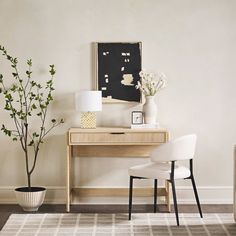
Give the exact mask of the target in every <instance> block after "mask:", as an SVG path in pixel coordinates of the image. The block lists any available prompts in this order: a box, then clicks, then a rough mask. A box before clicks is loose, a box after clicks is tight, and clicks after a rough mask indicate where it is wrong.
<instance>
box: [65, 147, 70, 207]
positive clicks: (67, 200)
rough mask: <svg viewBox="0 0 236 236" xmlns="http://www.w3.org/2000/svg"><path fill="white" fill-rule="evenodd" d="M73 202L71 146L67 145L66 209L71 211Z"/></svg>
mask: <svg viewBox="0 0 236 236" xmlns="http://www.w3.org/2000/svg"><path fill="white" fill-rule="evenodd" d="M70 203H71V146H70V145H67V157H66V211H67V212H70Z"/></svg>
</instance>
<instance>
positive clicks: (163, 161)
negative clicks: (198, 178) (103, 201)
mask: <svg viewBox="0 0 236 236" xmlns="http://www.w3.org/2000/svg"><path fill="white" fill-rule="evenodd" d="M196 140H197V136H196V135H195V134H191V135H186V136H182V137H180V138H178V139H175V140H173V141H170V142H168V143H165V144H163V145H161V146H159V147H158V148H156V149H155V150H154V151H153V152H152V153H151V155H150V158H151V161H150V162H149V163H146V164H143V165H137V166H133V167H131V168H129V175H130V188H129V220H131V211H132V195H133V179H154V212H156V200H157V180H158V179H162V180H167V181H169V182H170V183H171V186H172V193H173V201H174V209H175V215H176V222H177V225H178V226H179V216H178V206H177V199H176V190H175V180H176V179H191V182H192V185H193V190H194V194H195V198H196V202H197V205H198V210H199V213H200V216H201V218H202V211H201V205H200V202H199V198H198V194H197V188H196V185H195V181H194V177H193V157H194V152H195V146H196ZM179 160H189V168H186V167H184V166H178V165H176V161H179Z"/></svg>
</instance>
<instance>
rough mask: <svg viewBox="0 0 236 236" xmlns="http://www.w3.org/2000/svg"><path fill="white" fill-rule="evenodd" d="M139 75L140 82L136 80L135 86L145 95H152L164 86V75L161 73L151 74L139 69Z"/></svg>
mask: <svg viewBox="0 0 236 236" xmlns="http://www.w3.org/2000/svg"><path fill="white" fill-rule="evenodd" d="M139 75H140V77H141V80H140V82H141V83H140V82H139V81H138V83H137V85H136V86H135V87H136V89H139V90H140V91H141V92H142V93H143V94H144V95H145V96H154V95H155V94H156V93H157V92H158V91H159V90H160V89H162V88H164V87H165V78H166V76H165V75H164V74H163V73H157V74H153V73H148V72H145V71H140V72H139Z"/></svg>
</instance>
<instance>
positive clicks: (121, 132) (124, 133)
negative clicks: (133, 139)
mask: <svg viewBox="0 0 236 236" xmlns="http://www.w3.org/2000/svg"><path fill="white" fill-rule="evenodd" d="M110 134H125V133H123V132H112V133H110Z"/></svg>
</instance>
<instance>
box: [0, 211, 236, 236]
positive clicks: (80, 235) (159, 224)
mask: <svg viewBox="0 0 236 236" xmlns="http://www.w3.org/2000/svg"><path fill="white" fill-rule="evenodd" d="M127 217H128V216H127V214H71V213H70V214H13V215H11V216H10V217H9V219H8V221H7V223H6V224H5V226H4V227H3V229H2V231H1V232H0V235H1V236H5V235H6V236H7V235H8V236H9V235H11V236H13V235H17V236H23V235H24V236H31V235H40V236H49V235H50V236H52V235H61V236H62V235H67V236H69V235H70V236H75V235H77V236H90V235H91V236H108V235H109V236H110V235H111V236H117V235H118V236H128V235H129V236H133V235H134V236H136V235H138V236H146V235H147V236H149V235H151V236H155V235H157V236H159V235H161V236H169V235H170V236H175V235H178V236H187V235H188V236H189V235H191V236H195V235H196V236H205V235H206V236H209V235H212V236H213V235H214V236H224V235H226V236H229V235H236V224H235V223H234V220H233V215H232V214H204V218H203V219H201V218H200V217H199V215H198V214H189V213H186V214H179V217H180V226H179V227H177V226H176V221H175V215H174V214H172V213H164V214H163V213H156V214H136V213H134V214H133V215H132V220H131V221H128V220H127Z"/></svg>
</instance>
